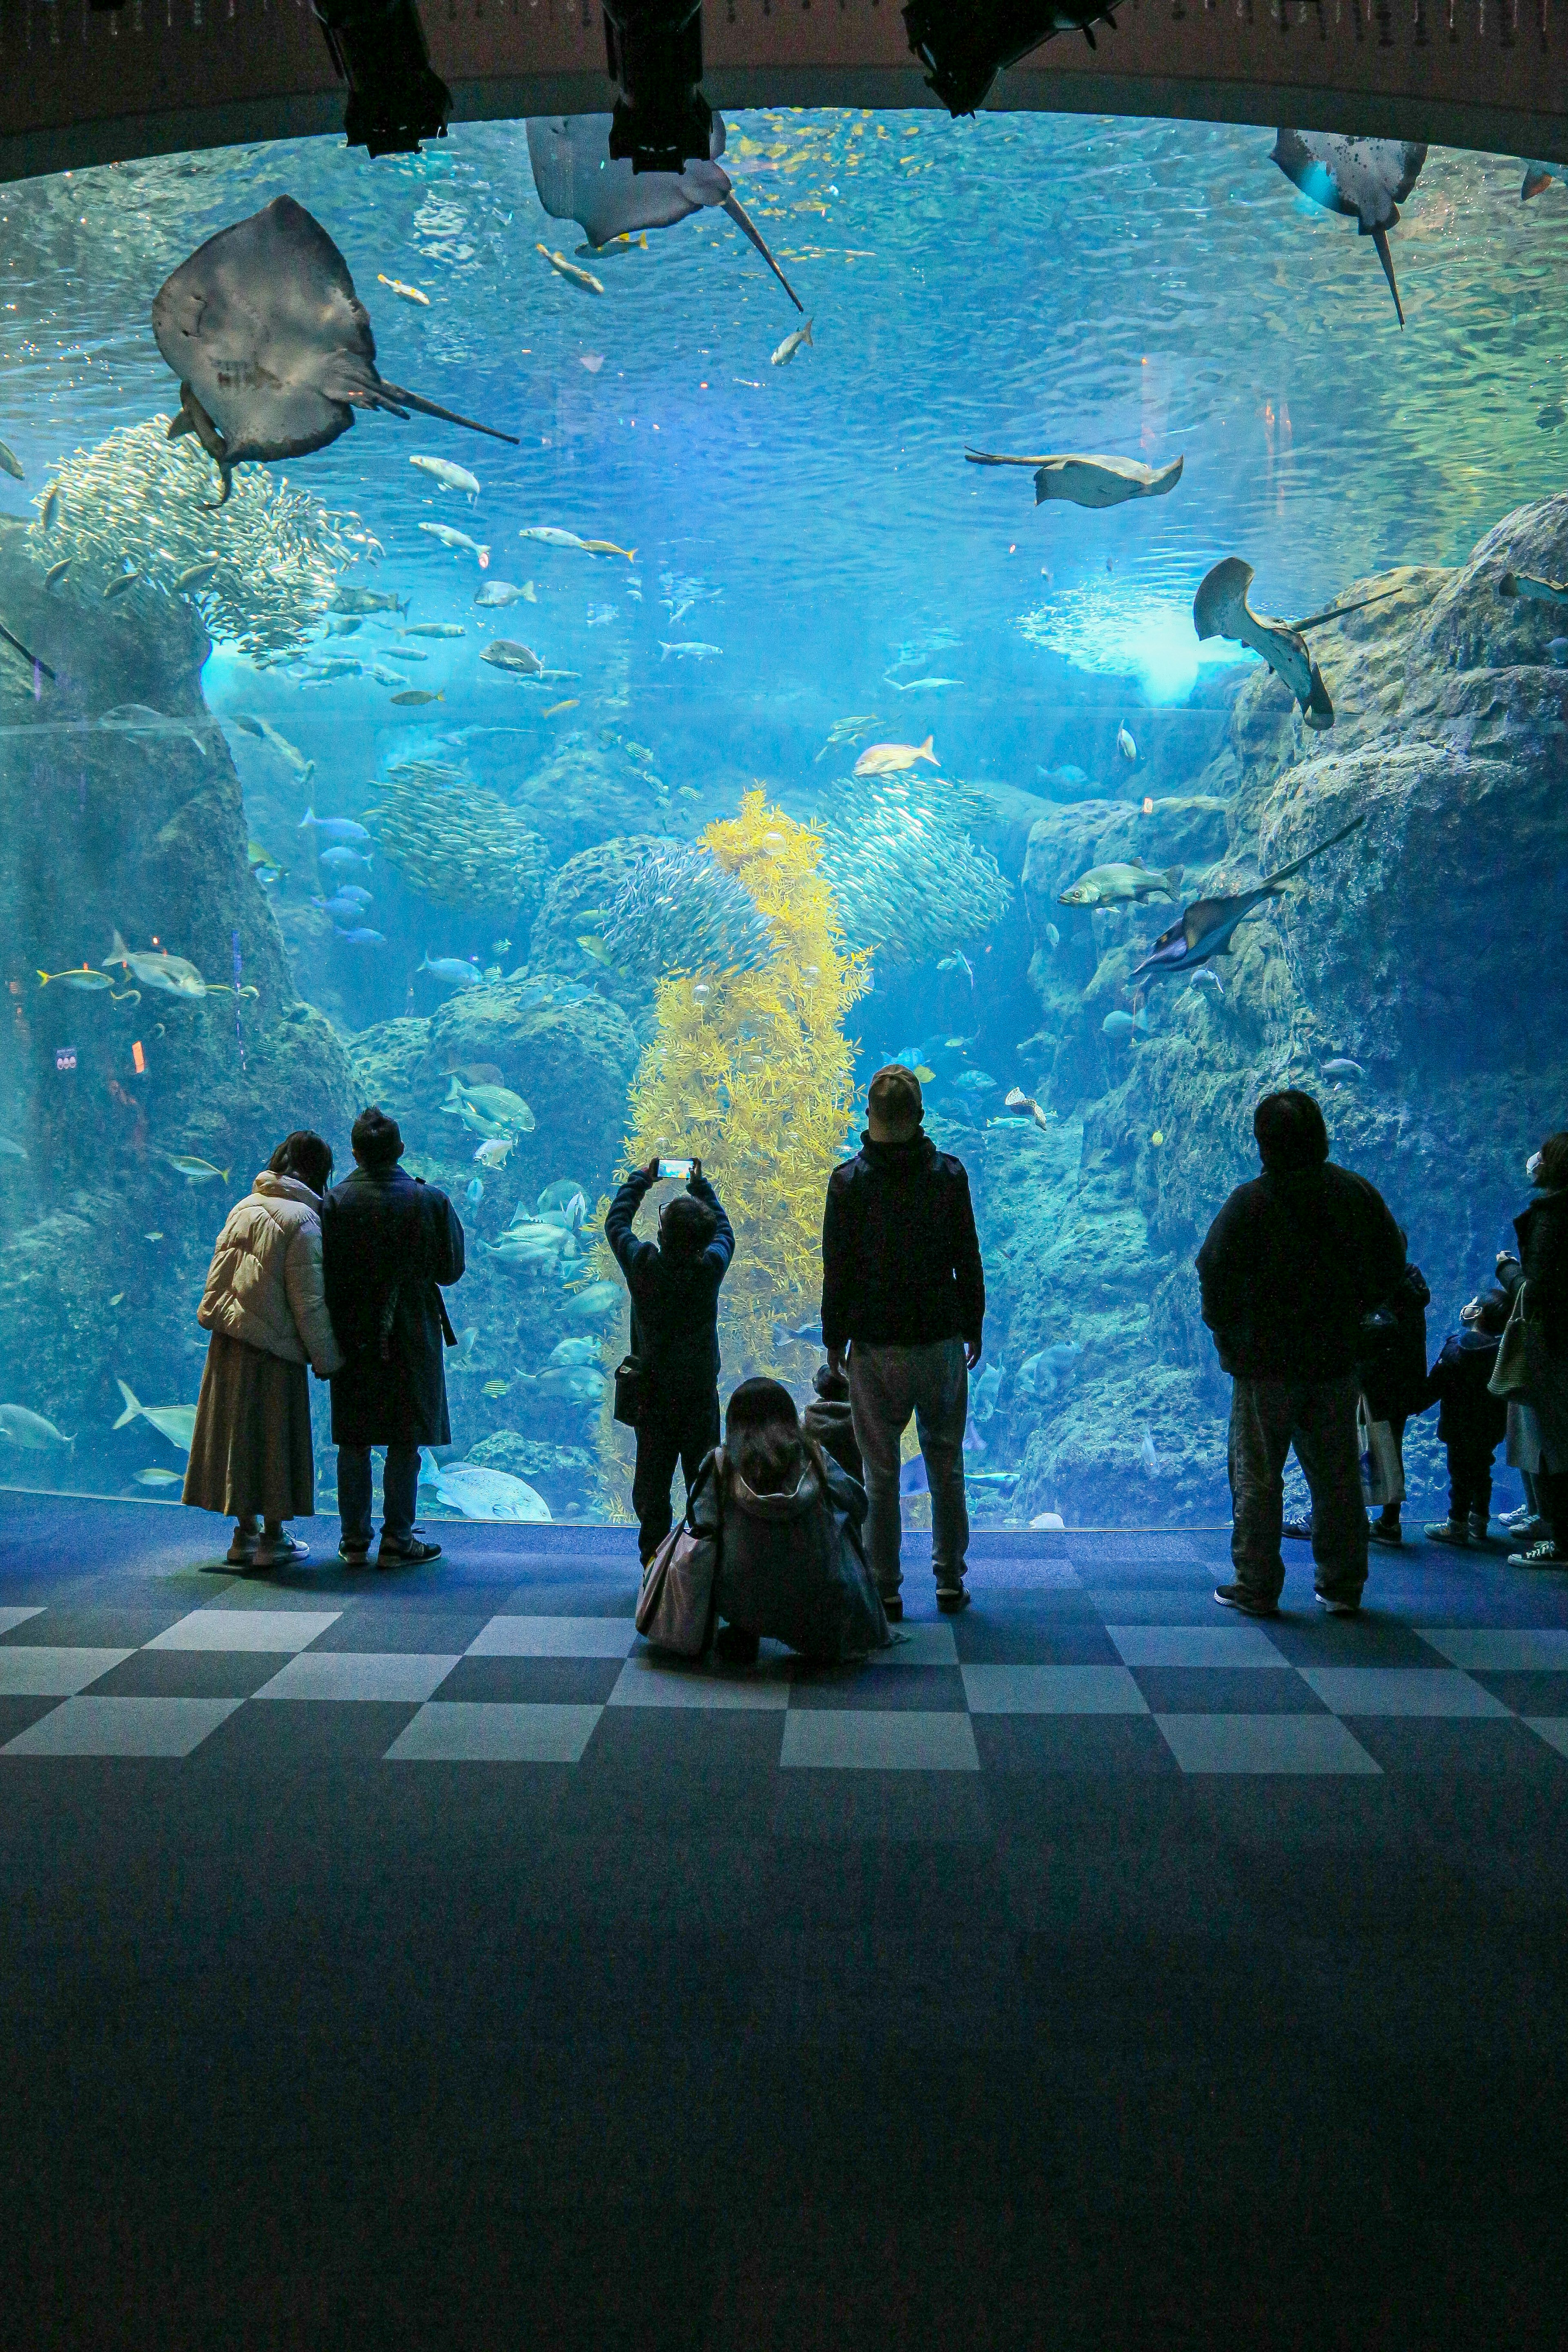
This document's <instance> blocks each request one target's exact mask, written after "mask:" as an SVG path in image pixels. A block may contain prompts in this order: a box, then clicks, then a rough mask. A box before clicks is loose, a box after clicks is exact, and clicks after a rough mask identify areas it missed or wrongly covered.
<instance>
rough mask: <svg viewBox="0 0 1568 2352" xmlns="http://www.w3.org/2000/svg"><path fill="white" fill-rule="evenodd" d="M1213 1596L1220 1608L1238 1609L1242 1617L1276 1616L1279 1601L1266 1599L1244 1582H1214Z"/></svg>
mask: <svg viewBox="0 0 1568 2352" xmlns="http://www.w3.org/2000/svg"><path fill="white" fill-rule="evenodd" d="M1214 1597H1215V1600H1216V1601H1218V1602H1219V1605H1220V1607H1221V1608H1222V1609H1239V1610H1240V1612H1241V1613H1242V1615H1243V1616H1244V1617H1278V1616H1279V1602H1278V1601H1266V1600H1265V1599H1264V1597H1263V1595H1262V1593H1261V1592H1254V1591H1252V1590H1251V1588H1250V1587H1249V1586H1247V1585H1245V1584H1216V1585H1215V1589H1214Z"/></svg>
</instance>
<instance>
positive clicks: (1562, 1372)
mask: <svg viewBox="0 0 1568 2352" xmlns="http://www.w3.org/2000/svg"><path fill="white" fill-rule="evenodd" d="M1513 1230H1514V1232H1515V1234H1517V1235H1518V1236H1519V1259H1520V1265H1521V1267H1522V1269H1523V1273H1524V1283H1525V1307H1526V1313H1527V1317H1528V1321H1529V1325H1530V1331H1531V1340H1530V1355H1531V1384H1530V1391H1529V1397H1528V1402H1529V1406H1530V1411H1531V1419H1532V1428H1533V1435H1534V1441H1535V1445H1536V1453H1537V1465H1538V1466H1537V1468H1536V1471H1535V1486H1536V1493H1537V1495H1538V1496H1539V1498H1540V1503H1541V1515H1542V1518H1543V1519H1544V1520H1545V1521H1546V1524H1547V1527H1548V1528H1549V1529H1550V1533H1549V1534H1547V1535H1545V1536H1543V1537H1542V1539H1541V1541H1540V1542H1539V1543H1532V1544H1529V1545H1527V1546H1526V1548H1525V1549H1524V1550H1523V1551H1518V1552H1510V1554H1509V1566H1510V1568H1568V1130H1565V1131H1563V1132H1562V1133H1560V1134H1557V1135H1549V1136H1548V1137H1547V1139H1546V1140H1545V1142H1544V1143H1543V1144H1542V1147H1541V1150H1540V1151H1539V1153H1538V1154H1537V1155H1536V1159H1535V1190H1534V1192H1532V1194H1531V1198H1530V1200H1529V1201H1528V1202H1526V1204H1525V1206H1524V1207H1523V1208H1522V1209H1521V1211H1520V1213H1519V1215H1518V1216H1517V1217H1515V1219H1514V1221H1513Z"/></svg>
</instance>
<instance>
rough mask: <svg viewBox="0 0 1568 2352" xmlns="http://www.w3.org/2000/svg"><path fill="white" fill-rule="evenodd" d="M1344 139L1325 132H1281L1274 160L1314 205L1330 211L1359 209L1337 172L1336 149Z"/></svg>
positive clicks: (1275, 136)
mask: <svg viewBox="0 0 1568 2352" xmlns="http://www.w3.org/2000/svg"><path fill="white" fill-rule="evenodd" d="M1343 144H1344V142H1343V141H1342V140H1340V139H1337V138H1336V137H1335V136H1334V135H1333V134H1331V133H1330V132H1326V131H1276V132H1275V134H1274V147H1273V152H1272V156H1271V159H1270V160H1271V161H1272V162H1274V163H1278V164H1279V169H1280V170H1281V171H1282V172H1283V173H1284V174H1285V177H1286V178H1287V179H1288V180H1289V181H1290V182H1291V183H1292V184H1293V185H1294V186H1296V187H1298V188H1300V191H1301V194H1303V195H1304V196H1306V197H1307V198H1308V199H1309V200H1310V202H1311V203H1312V204H1314V205H1321V206H1322V207H1323V210H1324V211H1325V212H1327V213H1353V212H1354V211H1355V209H1356V207H1355V205H1353V204H1352V202H1351V201H1350V199H1349V198H1348V197H1347V196H1346V194H1345V193H1344V191H1343V189H1342V187H1341V185H1340V183H1339V179H1338V176H1337V174H1336V173H1335V171H1334V161H1335V158H1334V156H1333V152H1332V151H1333V149H1334V148H1335V147H1336V146H1342V145H1343Z"/></svg>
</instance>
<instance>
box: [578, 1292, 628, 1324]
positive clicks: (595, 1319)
mask: <svg viewBox="0 0 1568 2352" xmlns="http://www.w3.org/2000/svg"><path fill="white" fill-rule="evenodd" d="M625 1295H626V1294H625V1292H624V1291H623V1290H622V1289H621V1287H620V1285H619V1284H618V1283H615V1282H590V1283H589V1284H588V1286H587V1287H586V1288H585V1289H584V1290H578V1291H574V1293H573V1295H572V1297H570V1298H569V1299H568V1300H567V1302H566V1312H567V1314H568V1315H569V1316H570V1317H571V1318H572V1320H573V1322H574V1323H602V1322H603V1321H604V1320H605V1317H606V1316H609V1315H613V1314H614V1313H615V1311H616V1307H618V1306H619V1305H620V1303H621V1300H622V1298H623V1297H625Z"/></svg>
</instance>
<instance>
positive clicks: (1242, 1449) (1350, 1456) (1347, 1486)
mask: <svg viewBox="0 0 1568 2352" xmlns="http://www.w3.org/2000/svg"><path fill="white" fill-rule="evenodd" d="M1360 1392H1361V1388H1360V1382H1359V1381H1357V1380H1356V1378H1355V1375H1354V1374H1353V1373H1347V1374H1346V1376H1345V1378H1344V1379H1343V1380H1339V1381H1248V1380H1237V1381H1235V1382H1234V1383H1233V1385H1232V1390H1231V1400H1230V1497H1231V1513H1232V1518H1233V1522H1234V1524H1233V1526H1232V1528H1231V1537H1230V1556H1231V1559H1232V1561H1233V1562H1234V1564H1235V1568H1236V1580H1237V1583H1238V1584H1240V1585H1244V1586H1245V1587H1246V1588H1247V1591H1248V1592H1252V1593H1256V1594H1257V1595H1258V1598H1259V1600H1262V1601H1270V1602H1272V1601H1278V1600H1279V1594H1280V1591H1281V1590H1282V1588H1283V1586H1284V1582H1285V1563H1284V1561H1283V1560H1282V1559H1281V1558H1280V1556H1279V1529H1280V1524H1281V1521H1282V1519H1283V1517H1284V1497H1285V1483H1284V1470H1285V1457H1286V1455H1287V1454H1289V1451H1290V1448H1291V1447H1292V1445H1293V1446H1294V1447H1295V1449H1296V1459H1297V1460H1298V1462H1300V1465H1301V1468H1302V1470H1303V1472H1304V1473H1305V1475H1306V1480H1307V1485H1308V1487H1309V1488H1310V1492H1311V1496H1312V1560H1313V1564H1314V1567H1315V1569H1316V1582H1317V1587H1318V1591H1320V1592H1322V1593H1326V1594H1327V1595H1328V1596H1329V1598H1330V1599H1331V1600H1334V1601H1358V1600H1359V1599H1360V1598H1361V1590H1362V1587H1363V1584H1364V1583H1365V1582H1366V1504H1365V1502H1364V1501H1363V1498H1362V1491H1361V1456H1360V1454H1359V1452H1358V1451H1357V1447H1356V1426H1355V1408H1356V1398H1357V1396H1358V1395H1359V1394H1360Z"/></svg>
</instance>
